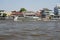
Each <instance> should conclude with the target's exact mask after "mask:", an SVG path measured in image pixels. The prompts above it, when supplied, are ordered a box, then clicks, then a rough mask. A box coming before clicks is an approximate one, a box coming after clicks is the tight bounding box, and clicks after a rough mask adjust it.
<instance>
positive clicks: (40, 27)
mask: <svg viewBox="0 0 60 40" xmlns="http://www.w3.org/2000/svg"><path fill="white" fill-rule="evenodd" d="M0 40H60V22H59V21H36V22H34V21H31V22H25V21H24V22H19V21H18V22H17V21H16V22H15V21H12V20H0Z"/></svg>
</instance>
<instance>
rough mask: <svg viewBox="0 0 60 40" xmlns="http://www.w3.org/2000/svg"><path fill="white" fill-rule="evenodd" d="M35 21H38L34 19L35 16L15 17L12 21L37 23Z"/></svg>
mask: <svg viewBox="0 0 60 40" xmlns="http://www.w3.org/2000/svg"><path fill="white" fill-rule="evenodd" d="M37 20H40V18H39V17H36V16H34V17H32V16H30V17H19V16H15V18H14V21H37Z"/></svg>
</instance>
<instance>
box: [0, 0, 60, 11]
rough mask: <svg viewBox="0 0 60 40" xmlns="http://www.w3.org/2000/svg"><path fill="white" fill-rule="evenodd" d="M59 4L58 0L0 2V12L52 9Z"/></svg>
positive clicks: (59, 0) (0, 0) (12, 0)
mask: <svg viewBox="0 0 60 40" xmlns="http://www.w3.org/2000/svg"><path fill="white" fill-rule="evenodd" d="M57 4H60V0H0V10H6V11H13V10H16V11H19V10H20V8H26V9H27V10H29V11H38V10H39V9H42V8H49V9H52V10H53V8H54V7H55V6H56V5H57Z"/></svg>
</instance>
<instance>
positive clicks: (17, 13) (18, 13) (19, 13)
mask: <svg viewBox="0 0 60 40" xmlns="http://www.w3.org/2000/svg"><path fill="white" fill-rule="evenodd" d="M11 15H23V13H22V12H15V13H12V14H11Z"/></svg>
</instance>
